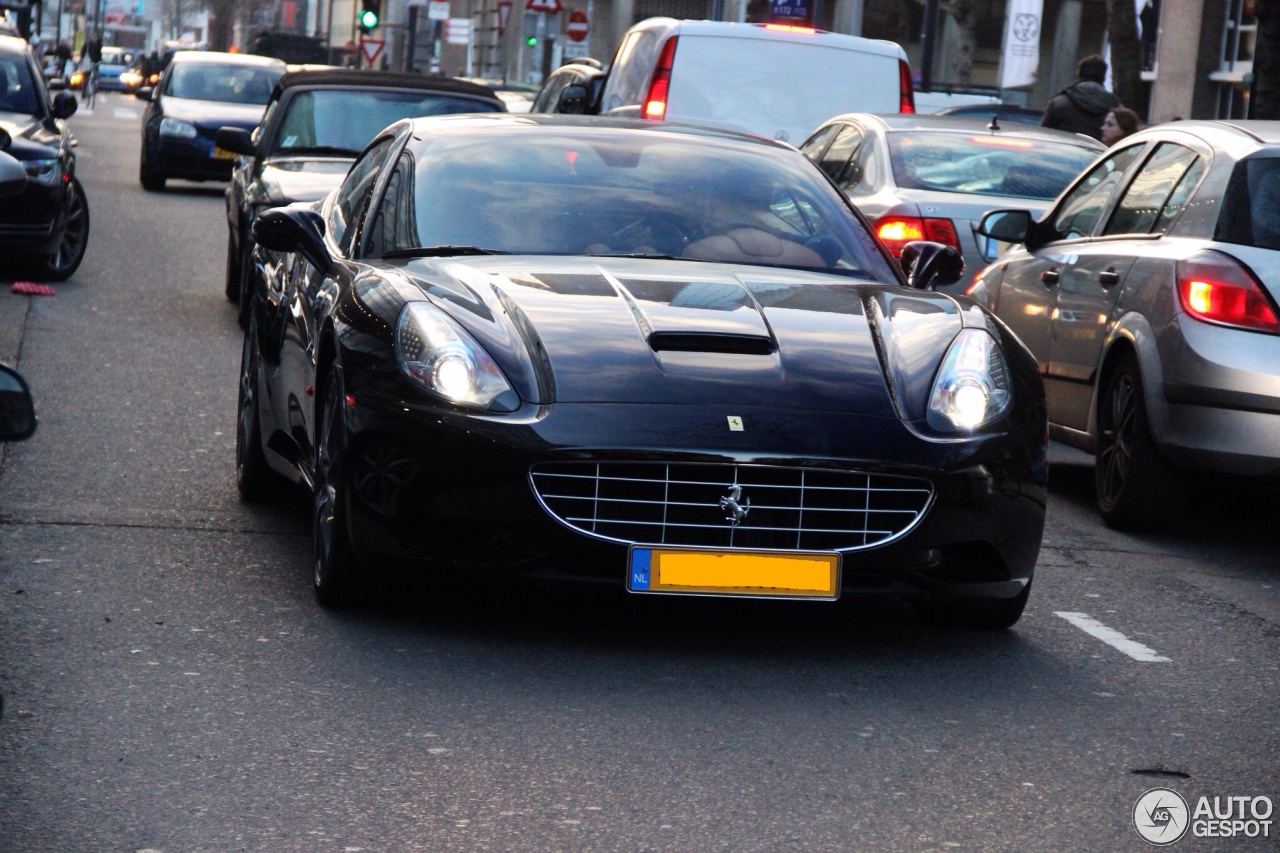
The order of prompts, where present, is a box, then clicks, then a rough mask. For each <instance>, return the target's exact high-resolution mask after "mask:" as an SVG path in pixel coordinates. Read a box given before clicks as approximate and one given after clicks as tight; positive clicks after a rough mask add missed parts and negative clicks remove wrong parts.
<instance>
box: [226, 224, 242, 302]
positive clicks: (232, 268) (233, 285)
mask: <svg viewBox="0 0 1280 853" xmlns="http://www.w3.org/2000/svg"><path fill="white" fill-rule="evenodd" d="M225 287H226V293H227V300H228V301H229V302H239V301H240V256H239V255H237V254H236V242H235V240H232V239H231V229H227V278H226V285H225Z"/></svg>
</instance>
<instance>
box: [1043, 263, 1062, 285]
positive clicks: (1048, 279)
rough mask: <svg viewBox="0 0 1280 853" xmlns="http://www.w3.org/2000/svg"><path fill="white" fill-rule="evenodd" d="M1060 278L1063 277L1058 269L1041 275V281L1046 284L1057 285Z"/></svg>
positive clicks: (1048, 270) (1049, 270)
mask: <svg viewBox="0 0 1280 853" xmlns="http://www.w3.org/2000/svg"><path fill="white" fill-rule="evenodd" d="M1060 277H1061V276H1060V274H1059V272H1058V268H1057V267H1054V268H1053V269H1047V270H1045V271H1044V272H1042V273H1040V280H1041V281H1042V282H1044V283H1045V284H1057V283H1058V279H1059V278H1060Z"/></svg>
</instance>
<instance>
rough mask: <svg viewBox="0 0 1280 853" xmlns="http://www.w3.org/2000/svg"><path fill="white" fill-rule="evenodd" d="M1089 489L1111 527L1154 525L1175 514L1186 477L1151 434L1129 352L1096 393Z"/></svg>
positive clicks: (1134, 362)
mask: <svg viewBox="0 0 1280 853" xmlns="http://www.w3.org/2000/svg"><path fill="white" fill-rule="evenodd" d="M1093 483H1094V494H1095V497H1096V499H1097V503H1098V510H1099V511H1100V512H1101V513H1102V520H1103V521H1104V522H1106V524H1107V526H1108V527H1111V528H1114V529H1116V530H1158V529H1161V528H1163V527H1165V526H1167V525H1168V524H1170V523H1171V522H1172V521H1173V520H1174V519H1175V518H1176V516H1177V515H1178V512H1179V511H1180V510H1181V508H1182V505H1183V504H1184V503H1185V500H1186V497H1187V491H1186V482H1185V478H1184V477H1183V476H1182V475H1181V473H1180V472H1179V471H1178V470H1177V469H1175V468H1174V467H1173V466H1172V465H1170V464H1169V463H1168V462H1166V461H1165V460H1164V458H1163V457H1161V456H1160V451H1159V450H1158V449H1157V448H1156V444H1155V441H1154V440H1153V439H1152V437H1151V425H1150V421H1149V420H1148V418H1147V404H1146V398H1145V397H1144V396H1143V386H1142V373H1141V370H1140V369H1139V367H1138V359H1137V356H1135V355H1134V354H1133V353H1129V354H1128V355H1126V356H1125V357H1124V358H1123V359H1121V361H1120V363H1119V364H1117V365H1116V367H1115V369H1114V370H1112V371H1111V372H1110V373H1109V374H1108V375H1107V377H1106V379H1105V382H1104V385H1103V390H1102V393H1101V394H1099V395H1098V456H1097V461H1096V463H1095V465H1094V474H1093Z"/></svg>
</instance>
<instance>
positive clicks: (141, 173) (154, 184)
mask: <svg viewBox="0 0 1280 853" xmlns="http://www.w3.org/2000/svg"><path fill="white" fill-rule="evenodd" d="M146 145H147V144H146V142H145V141H144V142H143V143H142V157H141V159H139V160H138V181H139V182H140V183H141V184H142V188H143V189H144V190H146V191H147V192H149V193H158V192H162V191H163V190H164V180H165V179H164V176H163V175H157V174H156V172H155V170H154V169H152V168H151V166H150V165H149V164H148V163H147V147H146Z"/></svg>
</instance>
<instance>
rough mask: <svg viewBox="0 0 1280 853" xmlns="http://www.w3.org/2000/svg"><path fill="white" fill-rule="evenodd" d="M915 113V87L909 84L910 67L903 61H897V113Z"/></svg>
mask: <svg viewBox="0 0 1280 853" xmlns="http://www.w3.org/2000/svg"><path fill="white" fill-rule="evenodd" d="M915 111H916V95H915V86H914V85H913V84H912V82H911V66H910V65H908V64H907V61H906V60H905V59H899V60H898V112H900V113H913V112H915Z"/></svg>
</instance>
